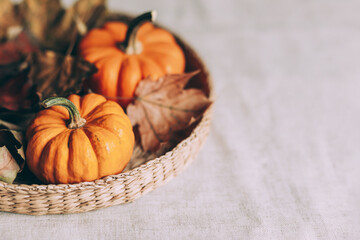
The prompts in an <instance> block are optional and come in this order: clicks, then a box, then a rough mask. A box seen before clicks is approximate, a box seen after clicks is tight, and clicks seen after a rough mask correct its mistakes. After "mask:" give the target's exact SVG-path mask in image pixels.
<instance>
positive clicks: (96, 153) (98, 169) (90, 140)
mask: <svg viewBox="0 0 360 240" xmlns="http://www.w3.org/2000/svg"><path fill="white" fill-rule="evenodd" d="M83 131H84V133H85V135H86V136H87V138H88V139H89V142H90V144H91V147H92V149H93V150H94V153H95V156H96V159H97V163H98V167H97V178H100V177H101V176H100V169H101V166H100V161H99V153H98V151H96V147H95V144H94V143H93V140H92V138H91V136H89V135H90V133H89V132H90V130H89V126H85V127H84V128H83ZM88 131H89V132H88Z"/></svg>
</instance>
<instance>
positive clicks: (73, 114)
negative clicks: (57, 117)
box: [41, 97, 86, 129]
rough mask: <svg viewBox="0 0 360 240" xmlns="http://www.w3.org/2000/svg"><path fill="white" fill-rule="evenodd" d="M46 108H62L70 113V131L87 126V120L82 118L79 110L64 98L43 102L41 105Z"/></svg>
mask: <svg viewBox="0 0 360 240" xmlns="http://www.w3.org/2000/svg"><path fill="white" fill-rule="evenodd" d="M41 104H42V105H43V106H44V107H45V108H49V107H52V106H62V107H65V108H66V109H67V110H68V111H69V116H70V119H69V122H68V124H67V127H68V128H70V129H75V128H81V127H83V126H84V125H85V123H86V120H85V119H84V118H82V117H81V116H80V113H79V110H78V109H77V108H76V106H75V105H74V104H73V103H72V102H71V101H70V100H68V99H66V98H63V97H50V98H47V99H45V100H44V101H42V103H41Z"/></svg>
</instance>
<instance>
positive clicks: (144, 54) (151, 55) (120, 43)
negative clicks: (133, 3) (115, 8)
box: [79, 12, 185, 107]
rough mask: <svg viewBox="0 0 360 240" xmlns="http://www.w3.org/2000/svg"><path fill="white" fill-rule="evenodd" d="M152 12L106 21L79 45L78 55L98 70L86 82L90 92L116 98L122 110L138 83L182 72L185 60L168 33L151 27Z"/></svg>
mask: <svg viewBox="0 0 360 240" xmlns="http://www.w3.org/2000/svg"><path fill="white" fill-rule="evenodd" d="M153 17H154V13H153V12H149V13H145V14H143V15H141V16H139V17H137V18H135V19H134V20H133V21H131V22H130V24H129V27H128V26H127V25H126V24H124V23H122V22H108V23H106V24H105V25H104V27H103V28H101V29H93V30H91V31H90V32H89V33H88V34H87V35H86V36H85V37H84V38H83V39H82V41H81V42H80V47H79V50H80V55H81V56H82V57H83V58H85V59H86V60H88V61H89V62H92V63H94V64H95V65H96V67H97V68H98V73H97V74H95V75H94V76H93V77H92V78H91V79H90V80H89V82H88V86H89V87H90V89H91V90H92V91H94V92H97V93H100V94H102V95H105V96H107V97H110V98H117V97H120V98H117V99H120V100H119V103H120V104H121V105H122V106H123V107H126V105H127V104H128V103H129V102H130V100H129V99H131V97H133V96H134V91H135V88H136V86H137V84H138V83H139V81H140V80H142V79H144V78H147V77H151V78H152V79H157V78H158V77H160V76H163V75H165V74H173V73H182V72H184V69H185V57H184V53H183V51H182V49H181V48H180V46H179V45H178V44H177V43H176V40H175V38H174V37H173V36H172V34H171V33H169V32H167V31H165V30H164V29H161V28H158V27H155V26H154V25H153V24H152V23H150V22H146V23H144V22H145V21H150V20H152V18H153Z"/></svg>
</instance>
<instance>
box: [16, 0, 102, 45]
mask: <svg viewBox="0 0 360 240" xmlns="http://www.w3.org/2000/svg"><path fill="white" fill-rule="evenodd" d="M20 9H21V13H22V15H23V17H24V23H25V28H26V29H28V30H29V31H30V32H31V34H32V35H33V37H34V38H35V39H36V40H38V41H39V42H40V44H41V45H42V46H44V47H46V48H51V49H55V50H57V51H61V52H62V51H65V50H66V49H68V47H69V45H70V44H71V42H72V41H73V39H74V38H76V37H77V33H78V32H80V33H82V34H84V29H87V28H91V27H93V26H94V25H96V23H97V22H98V21H101V20H102V18H103V17H104V15H105V12H106V11H105V0H78V1H76V2H75V3H74V5H73V6H71V7H69V8H67V9H64V8H62V6H61V2H60V1H59V0H24V2H23V3H22V4H20Z"/></svg>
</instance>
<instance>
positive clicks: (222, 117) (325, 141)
mask: <svg viewBox="0 0 360 240" xmlns="http://www.w3.org/2000/svg"><path fill="white" fill-rule="evenodd" d="M70 2H71V1H66V3H70ZM109 6H110V9H112V10H114V11H116V10H120V11H127V12H129V13H133V14H137V13H142V12H143V11H146V10H150V9H156V10H157V11H158V14H159V15H158V22H159V23H161V24H163V25H164V26H166V27H168V28H170V29H172V30H174V32H176V33H178V34H179V35H181V36H182V37H183V38H184V39H185V40H186V41H187V42H189V43H190V44H191V45H192V46H193V47H194V48H195V49H196V51H197V52H198V53H199V54H200V56H202V58H203V59H204V61H205V63H206V64H207V65H208V67H209V69H210V71H211V73H212V76H213V79H214V84H215V90H216V96H217V98H216V102H215V109H214V110H215V111H214V120H213V125H212V129H211V134H210V136H209V138H208V139H207V141H206V143H205V146H204V148H203V149H202V151H201V153H200V155H199V157H198V158H197V159H196V160H195V161H194V162H193V163H192V164H191V165H190V166H189V168H187V169H186V171H185V172H183V173H182V174H181V175H179V176H178V177H176V178H175V179H174V180H172V181H171V182H169V183H168V184H166V185H165V186H163V187H161V188H159V189H157V190H155V191H153V192H151V193H149V194H148V195H146V196H144V197H142V198H140V199H138V200H137V201H135V202H133V203H129V204H126V205H119V206H114V207H110V208H106V209H100V210H96V211H93V212H88V213H81V214H71V215H52V216H40V217H34V216H26V215H18V214H11V213H4V212H0V233H1V238H2V239H37V240H40V239H324V240H328V239H359V238H360V181H359V178H360V177H359V176H360V174H359V173H360V147H359V145H360V101H359V98H360V96H359V94H360V67H359V63H360V21H359V20H360V18H359V9H360V1H357V0H347V1H338V0H312V1H310V0H304V1H295V0H290V1H289V0H272V1H260V0H221V1H216V0H212V1H210V0H181V1H180V0H176V1H175V0H173V1H165V0H163V1H160V0H157V1H146V0H142V1H115V0H113V1H109Z"/></svg>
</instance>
